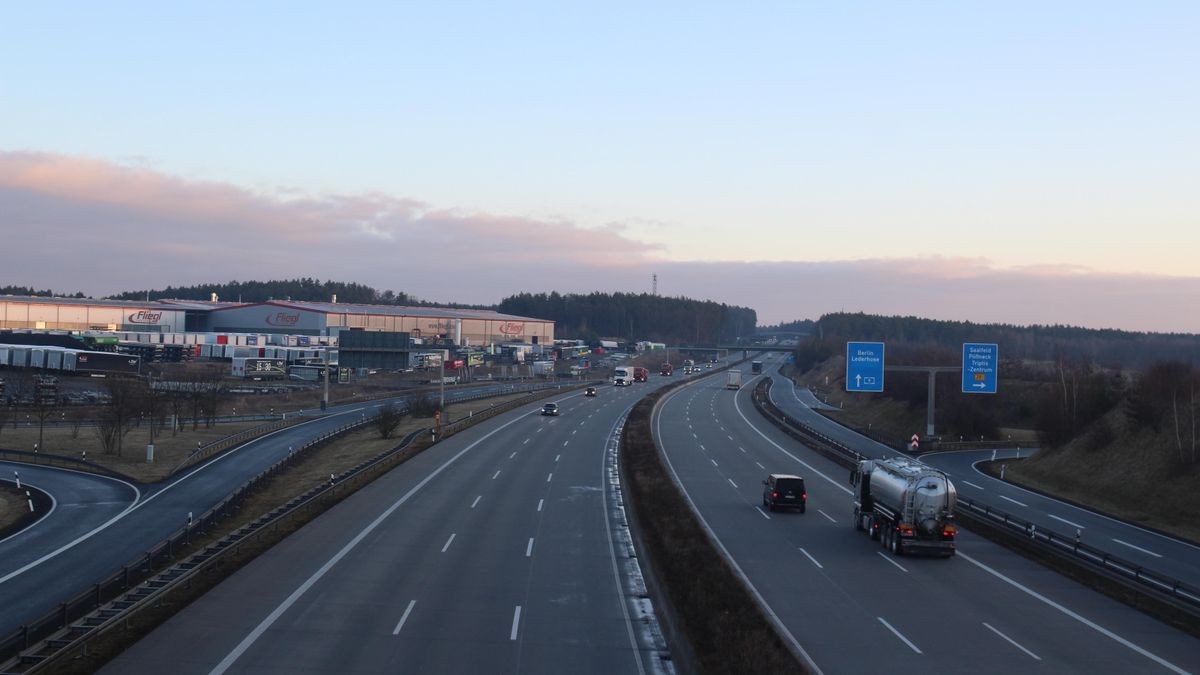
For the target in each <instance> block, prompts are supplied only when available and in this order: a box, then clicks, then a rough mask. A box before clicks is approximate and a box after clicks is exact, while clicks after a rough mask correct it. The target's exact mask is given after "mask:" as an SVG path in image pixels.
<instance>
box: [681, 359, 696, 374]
mask: <svg viewBox="0 0 1200 675" xmlns="http://www.w3.org/2000/svg"><path fill="white" fill-rule="evenodd" d="M694 370H696V362H695V361H693V360H692V359H684V360H683V373H684V374H685V375H686V374H688V373H690V372H692V371H694Z"/></svg>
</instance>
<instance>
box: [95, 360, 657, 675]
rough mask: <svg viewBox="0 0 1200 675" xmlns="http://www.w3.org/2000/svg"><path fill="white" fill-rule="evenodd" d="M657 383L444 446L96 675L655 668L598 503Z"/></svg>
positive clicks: (573, 402)
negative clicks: (612, 456) (633, 414)
mask: <svg viewBox="0 0 1200 675" xmlns="http://www.w3.org/2000/svg"><path fill="white" fill-rule="evenodd" d="M655 380H657V378H654V379H652V381H651V384H650V385H645V384H642V385H637V386H634V387H628V388H616V387H612V386H602V387H600V389H599V395H598V396H596V397H594V398H591V397H584V396H582V394H581V393H580V392H576V393H573V394H571V395H567V396H564V397H562V398H561V399H559V400H558V401H557V402H558V404H559V406H560V408H561V410H562V413H561V415H559V416H557V417H548V416H543V415H540V414H539V411H540V409H541V406H540V405H530V406H526V407H523V408H521V409H519V410H516V411H513V412H510V413H506V414H504V415H500V416H498V417H496V418H495V419H493V420H489V421H487V422H484V423H481V424H479V425H477V426H476V427H473V428H471V429H468V430H466V431H464V432H462V433H460V434H456V435H454V436H452V437H450V438H448V439H446V440H445V441H443V442H442V443H439V444H437V445H436V446H433V447H431V448H430V449H428V450H426V451H425V452H424V453H422V454H421V455H419V456H417V457H415V458H414V459H412V460H410V461H408V462H406V463H404V464H402V465H400V466H399V467H397V468H396V469H394V470H393V471H391V472H389V473H388V474H387V475H385V476H384V477H382V478H380V479H379V480H377V481H375V482H374V483H372V484H371V485H369V486H368V487H366V488H364V489H363V490H361V491H359V492H358V493H356V494H355V495H353V496H351V497H349V498H347V499H346V500H345V501H344V502H342V503H340V504H338V505H337V506H336V507H334V508H333V509H331V510H330V511H328V512H327V513H325V514H324V515H322V516H321V517H320V518H318V519H317V520H315V521H314V522H312V523H311V524H310V525H308V526H306V527H305V528H303V529H302V530H300V531H298V532H297V533H295V534H294V535H292V536H291V537H289V538H288V539H287V540H285V541H284V542H282V543H281V544H279V545H277V546H276V547H274V548H273V549H272V550H271V551H269V552H267V553H266V554H264V555H263V556H260V557H259V558H258V559H257V560H255V561H254V562H253V563H251V564H250V565H248V566H247V567H246V568H244V569H242V570H241V571H239V572H238V573H236V574H235V575H233V576H232V577H230V578H229V579H227V580H226V581H225V582H223V583H222V584H221V585H219V586H218V587H217V588H215V589H214V590H213V591H211V592H209V593H208V594H206V595H205V596H204V597H203V598H201V599H199V600H197V601H196V602H195V603H193V604H192V605H190V606H189V607H188V608H187V609H185V610H184V611H182V612H181V613H179V614H178V615H176V616H175V617H174V618H172V619H171V620H170V621H168V622H167V623H166V624H165V625H163V626H162V627H161V628H159V629H158V630H157V631H155V632H153V633H152V634H150V635H149V636H147V637H146V638H144V639H143V640H142V641H140V642H139V643H138V644H137V645H135V646H134V647H133V648H131V649H130V650H128V651H127V652H126V653H125V654H123V655H122V656H120V657H119V658H118V659H117V660H115V661H114V662H112V663H111V664H110V665H109V667H108V668H106V669H105V670H104V671H102V672H110V673H161V672H166V671H168V670H169V671H170V672H174V673H226V672H228V673H302V672H311V673H318V672H320V673H328V672H354V673H394V672H413V673H472V674H474V673H480V672H486V673H582V672H589V673H645V672H663V671H664V668H665V667H666V666H664V665H663V664H664V662H663V661H662V660H661V659H660V658H659V657H660V654H661V650H662V644H661V639H656V638H655V636H654V634H652V633H648V632H647V631H646V630H645V629H644V628H643V626H644V622H643V621H642V620H640V619H638V618H637V616H636V615H635V613H634V611H633V609H632V608H635V607H636V606H638V605H639V601H638V599H637V598H635V597H633V595H632V593H631V589H634V588H636V583H635V581H634V580H631V579H630V578H628V575H627V574H626V573H625V570H624V569H623V567H622V566H621V565H620V564H619V563H618V555H617V553H616V552H615V549H616V548H617V547H618V546H619V544H620V541H621V537H619V536H617V535H616V534H614V531H613V528H612V523H611V521H612V518H611V517H610V516H611V508H612V505H611V503H610V502H609V500H608V499H607V497H606V495H607V493H606V487H607V486H608V485H609V478H610V476H611V472H610V471H609V470H608V469H607V468H606V466H607V464H606V459H607V448H608V444H609V441H610V439H611V438H612V437H613V436H614V434H615V432H616V429H617V427H616V425H617V423H618V421H619V420H620V419H621V418H622V417H623V415H624V414H625V412H626V411H627V410H628V409H629V407H630V406H631V405H632V404H633V402H634V401H635V400H636V399H637V398H640V397H641V396H642V395H643V394H644V393H645V392H646V391H647V390H648V388H649V387H652V386H654V384H656V382H655Z"/></svg>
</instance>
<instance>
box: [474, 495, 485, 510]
mask: <svg viewBox="0 0 1200 675" xmlns="http://www.w3.org/2000/svg"><path fill="white" fill-rule="evenodd" d="M480 499H483V495H479V496H478V497H476V498H475V501H473V502H471V508H475V505H476V504H478V503H479V500H480Z"/></svg>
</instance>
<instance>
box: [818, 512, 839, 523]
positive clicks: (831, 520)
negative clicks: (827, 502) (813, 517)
mask: <svg viewBox="0 0 1200 675" xmlns="http://www.w3.org/2000/svg"><path fill="white" fill-rule="evenodd" d="M817 513H819V514H821V515H823V516H825V517H826V518H828V519H829V522H831V523H836V522H837V521H836V520H834V519H833V516H831V515H829V514H828V513H825V512H824V511H822V510H821V509H817Z"/></svg>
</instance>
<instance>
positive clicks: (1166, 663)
mask: <svg viewBox="0 0 1200 675" xmlns="http://www.w3.org/2000/svg"><path fill="white" fill-rule="evenodd" d="M956 555H957V556H958V557H959V558H962V559H963V560H966V561H967V562H969V563H971V564H972V565H975V566H976V567H978V568H979V569H981V570H983V571H985V572H987V573H988V574H991V575H992V576H994V577H996V578H997V579H1000V580H1002V581H1004V582H1005V583H1007V584H1008V585H1010V586H1012V587H1013V588H1016V589H1018V590H1021V591H1023V592H1025V593H1026V594H1028V595H1030V596H1032V597H1034V598H1037V599H1038V600H1041V601H1042V602H1044V603H1046V604H1047V605H1050V606H1051V607H1053V608H1054V609H1057V610H1058V611H1060V612H1062V613H1063V614H1066V615H1067V616H1069V617H1071V618H1072V619H1075V620H1076V621H1078V622H1079V623H1082V624H1083V625H1085V626H1087V627H1088V628H1091V629H1092V630H1094V631H1096V632H1098V633H1100V634H1101V635H1103V636H1105V637H1107V638H1109V639H1111V640H1113V641H1115V642H1117V643H1119V644H1122V645H1124V646H1126V647H1128V648H1129V649H1132V650H1133V651H1135V652H1137V653H1139V654H1141V655H1142V656H1144V657H1146V658H1148V659H1150V660H1151V661H1154V662H1155V663H1157V664H1158V665H1160V666H1162V667H1163V668H1166V669H1167V670H1170V671H1171V672H1173V673H1178V674H1179V675H1187V671H1186V670H1184V669H1182V668H1180V667H1179V666H1176V665H1175V664H1173V663H1171V662H1170V661H1167V660H1166V659H1164V658H1162V657H1160V656H1158V655H1156V654H1152V653H1150V652H1148V651H1146V650H1145V649H1142V648H1141V647H1139V646H1137V645H1135V644H1133V643H1132V642H1130V641H1129V640H1126V639H1125V638H1123V637H1121V636H1120V635H1117V634H1116V633H1114V632H1112V631H1110V630H1108V629H1107V628H1104V627H1103V626H1100V625H1098V624H1096V623H1094V622H1092V621H1091V620H1089V619H1086V618H1084V617H1083V616H1080V615H1079V614H1076V613H1075V612H1073V611H1071V610H1070V609H1067V608H1066V607H1064V606H1062V605H1060V604H1058V603H1057V602H1055V601H1053V600H1051V599H1050V598H1047V597H1046V596H1044V595H1042V594H1041V593H1038V592H1037V591H1035V590H1033V589H1031V588H1028V587H1026V586H1024V585H1022V584H1021V583H1020V582H1017V581H1014V580H1013V579H1009V578H1008V577H1006V576H1004V575H1003V574H1001V573H999V572H997V571H996V570H994V569H992V568H991V567H988V566H987V565H985V564H983V563H982V562H980V561H978V560H976V559H974V558H972V557H971V556H969V555H967V554H966V553H963V552H962V551H961V550H960V551H958V553H957V554H956Z"/></svg>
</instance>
